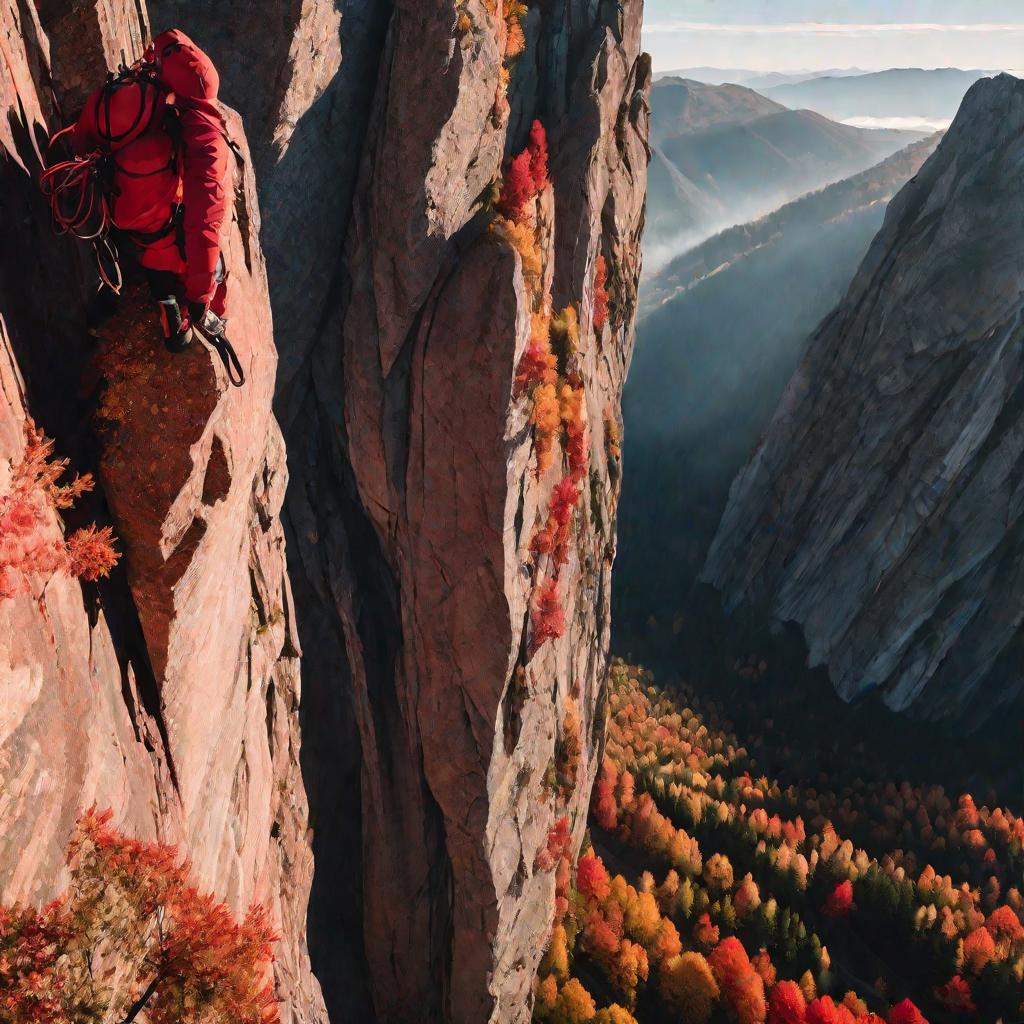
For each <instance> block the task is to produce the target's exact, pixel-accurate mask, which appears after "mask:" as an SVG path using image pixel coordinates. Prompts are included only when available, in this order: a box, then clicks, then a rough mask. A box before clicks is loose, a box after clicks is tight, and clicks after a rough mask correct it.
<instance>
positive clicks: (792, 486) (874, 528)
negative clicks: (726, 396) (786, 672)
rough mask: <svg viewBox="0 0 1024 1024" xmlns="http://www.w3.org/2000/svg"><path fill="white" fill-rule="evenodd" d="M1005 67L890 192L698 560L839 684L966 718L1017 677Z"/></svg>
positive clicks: (1010, 121)
mask: <svg viewBox="0 0 1024 1024" xmlns="http://www.w3.org/2000/svg"><path fill="white" fill-rule="evenodd" d="M1022 168H1024V82H1021V81H1019V80H1017V79H1015V78H1012V77H1010V76H1007V75H1001V76H999V77H998V78H996V79H986V80H983V81H980V82H978V83H977V84H976V85H975V86H974V87H973V88H972V89H971V91H970V92H969V93H968V95H967V97H966V99H965V100H964V103H963V106H962V107H961V110H960V112H959V114H958V116H957V119H956V121H955V122H954V125H953V127H952V128H951V130H950V131H949V133H948V134H947V135H946V137H945V138H944V139H943V141H942V143H941V145H940V146H939V148H938V150H937V151H936V153H935V154H934V156H932V158H931V159H930V160H929V161H928V163H927V164H926V165H925V167H924V168H923V169H922V171H921V172H920V173H919V174H918V175H917V177H916V178H915V180H914V181H913V182H911V183H910V184H908V185H907V186H906V187H905V188H904V189H903V191H901V192H900V194H899V195H898V196H897V198H896V199H895V200H894V201H893V202H892V203H891V204H890V207H889V211H888V213H887V215H886V219H885V224H884V227H883V229H882V231H881V232H880V233H879V235H878V237H877V238H876V239H875V241H874V243H873V244H872V246H871V250H870V252H869V253H868V256H867V258H866V259H865V260H864V263H863V264H862V266H861V268H860V270H859V271H858V274H857V276H856V278H855V279H854V281H853V284H852V285H851V287H850V289H849V292H848V293H847V295H846V298H845V299H844V300H843V302H842V303H841V304H840V305H839V307H838V308H837V309H836V310H835V312H834V313H833V314H832V315H831V316H830V317H829V318H828V319H827V321H826V322H825V323H824V324H823V325H822V327H821V328H820V329H819V331H818V332H817V334H816V335H815V336H814V338H813V339H812V341H811V344H810V347H809V349H808V351H807V354H806V356H805V357H804V359H803V362H802V363H801V365H800V367H799V369H798V370H797V372H796V374H795V375H794V377H793V379H792V380H791V381H790V383H789V386H788V387H787V389H786V393H785V395H784V396H783V399H782V402H781V404H780V406H779V408H778V410H777V412H776V414H775V417H774V419H773V421H772V423H771V426H770V427H769V429H768V431H767V434H766V436H765V439H764V441H763V443H762V444H761V446H760V447H759V448H758V450H757V452H756V453H755V455H754V456H753V458H752V459H751V461H750V463H749V464H748V465H747V466H746V468H745V469H744V470H743V471H742V472H741V473H740V475H739V476H738V477H737V479H736V481H735V482H734V484H733V487H732V490H731V494H730V499H729V505H728V507H727V509H726V512H725V515H724V516H723V519H722V522H721V525H720V527H719V531H718V535H717V537H716V539H715V542H714V545H713V547H712V549H711V551H710V553H709V555H708V560H707V565H706V567H705V571H704V575H705V577H706V578H707V579H708V581H709V582H712V583H713V584H715V585H716V586H717V587H719V588H720V589H721V590H722V591H723V593H724V596H725V599H726V601H727V603H728V605H729V606H730V607H734V606H736V605H737V604H739V603H741V602H751V603H754V604H757V605H763V606H765V607H766V608H768V609H769V610H770V611H771V613H772V615H773V616H774V617H775V618H777V619H779V620H782V621H793V622H796V623H797V624H798V625H799V626H801V627H802V629H803V632H804V636H805V638H806V640H807V643H808V646H809V648H810V655H811V660H812V663H815V664H825V665H826V666H827V667H828V670H829V673H830V675H831V677H832V680H833V682H834V684H835V687H836V689H837V690H838V692H839V693H840V695H841V696H843V697H844V698H846V699H852V698H854V697H856V696H858V695H860V694H862V693H865V692H867V691H870V690H873V689H878V690H880V691H881V694H882V696H883V698H884V700H885V702H886V703H887V704H888V705H889V706H890V707H892V708H893V709H896V710H903V709H907V708H912V709H913V710H914V711H915V713H917V714H920V715H921V716H924V717H939V716H943V715H957V716H960V717H961V718H966V719H968V720H972V721H979V720H982V719H983V718H985V717H986V716H988V715H991V714H992V713H994V712H995V711H996V710H997V708H999V707H1001V706H1003V705H1004V704H1006V703H1008V702H1009V701H1011V700H1013V699H1014V697H1015V696H1016V695H1017V694H1018V693H1019V691H1020V689H1021V683H1022V677H1021V673H1020V671H1019V667H1018V666H1019V652H1020V648H1021V636H1020V625H1021V623H1022V621H1024V583H1022V582H1021V577H1020V573H1019V569H1018V567H1019V565H1020V561H1021V546H1022V542H1024V519H1022V511H1024V487H1022V476H1021V466H1022V465H1024V428H1022V425H1021V419H1020V417H1021V409H1022V407H1024V403H1022V395H1024V359H1022V354H1024V346H1022V333H1021V316H1022V306H1024V287H1022V281H1024V249H1022V247H1021V244H1020V238H1021V235H1022V230H1024V200H1022V198H1021V193H1020V190H1019V188H1017V184H1016V183H1017V182H1019V180H1020V175H1021V171H1022Z"/></svg>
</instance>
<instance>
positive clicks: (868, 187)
mask: <svg viewBox="0 0 1024 1024" xmlns="http://www.w3.org/2000/svg"><path fill="white" fill-rule="evenodd" d="M941 137H942V135H941V133H938V132H937V133H935V134H934V135H932V136H930V137H928V138H926V139H922V140H921V141H920V142H915V143H913V144H911V145H910V146H907V147H906V148H905V149H901V150H899V151H898V152H897V153H894V154H893V155H892V156H891V157H889V158H887V159H886V160H883V161H882V162H881V163H880V164H877V165H876V166H874V167H871V168H869V169H868V170H866V171H863V172H861V173H860V174H856V175H853V176H852V177H850V178H845V179H843V180H842V181H838V182H836V183H835V184H833V185H829V186H827V187H826V188H823V189H821V190H820V191H818V192H811V193H809V194H807V195H804V196H801V197H800V198H799V199H796V200H794V201H793V202H791V203H787V204H786V205H785V206H783V207H780V208H779V209H778V210H776V211H774V212H773V213H770V214H769V215H768V216H766V217H762V218H761V219H760V220H756V221H751V222H749V223H747V224H740V225H737V226H736V227H733V228H729V229H727V230H725V231H722V232H721V233H720V234H717V235H715V236H714V237H712V238H709V239H708V240H707V241H706V242H704V243H703V244H702V245H700V246H698V247H697V248H695V249H692V250H690V251H689V252H687V253H684V254H683V255H682V256H678V257H676V259H674V260H672V262H671V263H669V264H668V266H666V267H665V268H664V269H663V270H661V271H660V272H659V273H658V274H656V275H654V276H653V277H651V278H649V279H648V280H647V281H646V282H644V285H643V288H642V291H641V296H640V318H641V320H643V319H644V318H646V317H647V316H649V315H651V314H652V313H653V312H654V311H655V310H656V309H657V308H658V307H659V306H663V305H665V303H667V302H671V300H672V299H674V298H676V297H677V296H679V295H680V294H682V293H683V292H685V291H688V290H689V289H692V288H694V287H696V286H697V285H699V284H700V283H701V282H702V281H704V280H706V279H707V278H709V277H713V276H717V275H720V274H722V273H724V272H726V271H728V270H729V269H730V268H733V267H734V266H735V265H736V263H737V262H738V261H739V260H742V259H744V258H747V257H749V256H751V255H752V254H753V253H756V252H758V251H763V250H766V249H769V248H771V247H773V246H777V245H779V243H780V242H782V241H783V240H784V238H785V233H786V232H787V231H790V230H795V229H799V228H800V227H801V226H806V225H809V224H815V225H826V224H828V223H830V222H832V221H835V220H836V219H838V218H843V217H848V216H849V215H850V214H851V213H854V212H856V211H864V210H868V209H870V208H872V207H875V206H879V204H881V207H880V208H881V209H884V206H885V204H886V203H887V202H888V201H889V200H890V199H891V198H892V196H893V195H894V193H895V190H896V189H898V188H899V187H901V186H902V185H903V184H904V183H905V182H907V181H909V180H910V178H912V177H913V176H914V174H916V173H917V171H918V169H919V168H920V167H921V165H922V164H923V163H924V161H925V160H926V159H927V158H928V157H929V156H930V155H931V154H932V152H934V150H935V147H936V146H937V145H938V143H939V140H940V139H941ZM876 212H878V211H876Z"/></svg>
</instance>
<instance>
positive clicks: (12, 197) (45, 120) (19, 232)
mask: <svg viewBox="0 0 1024 1024" xmlns="http://www.w3.org/2000/svg"><path fill="white" fill-rule="evenodd" d="M146 34H147V27H146V24H145V8H144V5H136V4H135V3H130V4H123V5H118V4H101V5H96V4H89V3H84V2H83V3H77V2H76V3H60V4H39V5H38V6H33V5H32V4H31V3H29V4H22V5H20V6H19V7H18V8H17V10H15V9H14V8H12V7H10V6H7V7H4V8H3V11H2V13H0V42H2V44H3V48H2V57H3V62H4V65H5V67H4V76H3V77H0V106H2V108H3V115H4V116H3V122H2V123H3V132H4V134H3V135H2V136H0V140H2V142H3V148H4V152H3V153H2V154H0V174H2V187H0V203H2V211H0V216H2V218H3V221H4V224H5V226H6V229H7V231H8V234H6V235H5V245H4V248H3V253H2V254H0V261H2V273H0V282H2V285H0V335H2V338H3V345H2V347H0V382H2V391H0V479H5V480H6V479H7V478H8V474H9V472H10V467H11V466H12V465H14V464H17V463H18V462H19V461H20V460H21V458H22V457H23V449H24V444H25V438H24V422H25V420H26V418H27V417H32V418H34V419H36V420H37V421H38V422H39V424H40V426H41V427H43V428H44V429H45V430H46V431H47V432H48V433H50V434H52V435H54V436H55V437H56V439H57V444H58V450H59V451H60V452H61V453H62V454H65V453H66V454H68V455H70V456H72V458H73V460H74V464H75V467H76V469H79V470H84V469H92V470H93V471H94V472H95V474H96V476H97V479H98V487H97V491H96V494H95V496H94V500H93V501H92V503H91V504H90V505H89V506H87V507H86V508H85V509H84V510H83V513H84V514H85V515H86V516H87V517H88V518H98V519H99V520H100V521H109V522H111V523H112V525H113V527H114V529H115V531H116V533H117V535H118V538H119V546H120V548H121V550H122V552H123V560H122V567H121V568H120V569H119V570H118V571H117V572H116V573H115V576H114V578H113V579H111V580H110V581H109V582H108V583H105V584H103V585H102V586H101V587H98V588H97V587H96V586H91V585H88V586H83V585H81V584H79V583H78V582H77V581H75V580H73V579H71V578H69V577H67V576H66V575H64V574H62V573H58V574H56V575H54V576H52V577H51V578H49V579H47V578H43V577H35V578H33V579H32V581H31V583H32V585H31V588H30V590H29V592H28V593H24V594H21V595H19V596H17V597H15V598H13V599H9V600H5V601H0V703H2V705H3V713H2V722H0V792H2V801H0V824H2V827H0V836H2V839H0V881H2V885H3V893H2V895H3V898H4V899H5V900H11V899H28V900H33V901H36V902H38V901H42V900H46V899H49V898H51V897H52V896H53V895H55V893H56V892H57V891H59V890H60V888H61V887H62V884H63V882H64V880H65V877H64V874H63V858H64V850H65V846H66V843H67V840H68V837H69V834H70V831H71V827H72V825H73V823H74V819H75V817H76V816H77V814H78V813H79V812H80V811H81V810H82V809H84V808H85V807H87V806H89V805H90V804H92V803H93V802H95V803H97V804H99V805H100V806H110V807H112V808H113V810H114V812H115V815H116V820H117V822H118V823H119V824H120V825H121V826H122V827H123V828H125V829H126V830H128V831H130V832H132V833H134V834H137V835H140V836H142V837H145V838H160V839H162V840H166V841H169V842H174V843H178V844H179V845H180V846H181V848H182V850H183V851H184V852H185V853H187V854H188V856H189V858H190V859H191V862H192V864H193V871H194V874H195V876H196V878H197V880H198V881H199V882H200V883H201V884H202V885H203V886H204V887H207V888H210V889H213V890H215V891H216V892H217V893H218V894H220V895H222V896H223V897H225V898H227V899H228V901H229V902H230V904H231V905H232V906H233V907H235V908H236V909H239V910H241V909H244V908H245V907H246V906H247V905H248V904H249V903H250V902H251V901H253V900H261V901H263V902H265V903H266V904H267V906H268V907H269V909H270V910H271V912H272V913H273V915H274V917H275V919H276V921H277V923H278V927H279V929H280V931H281V934H282V940H281V943H280V945H279V949H278V956H279V962H278V964H277V966H276V985H277V990H278V994H279V995H280V997H281V999H282V1006H283V1010H284V1017H285V1019H286V1020H289V1021H301V1020H318V1019H323V1018H324V1014H323V1008H322V1002H321V1000H320V995H319V990H318V987H317V985H316V982H315V981H314V980H313V978H312V975H311V972H310V969H309V959H308V955H307V953H306V944H305V914H306V902H307V896H308V889H309V883H310V879H311V875H312V855H311V851H310V848H309V845H308V842H307V837H306V828H307V808H306V801H305V795H304V790H303V786H302V780H301V777H300V773H299V752H298V714H297V705H298V699H299V645H298V639H297V635H296V632H295V620H294V609H293V606H292V602H291V598H290V590H289V586H288V580H287V576H286V573H285V556H284V536H283V530H282V526H281V523H280V520H279V517H278V513H279V512H280V509H281V505H282V502H283V499H284V492H285V487H286V481H287V475H286V468H285V457H284V444H283V440H282V437H281V434H280V431H279V429H278V427H277V424H276V422H275V420H274V418H273V415H272V411H271V400H272V395H273V390H274V381H275V372H276V354H275V350H274V341H273V335H272V328H271V315H270V304H269V299H268V290H267V283H266V275H265V270H264V266H263V260H262V256H261V253H260V247H259V214H258V208H257V204H256V192H255V179H254V176H253V173H252V170H251V167H250V161H249V157H248V154H247V152H244V133H243V132H242V128H241V124H240V122H239V121H238V119H237V118H234V119H233V120H230V121H229V124H230V127H231V130H232V134H233V135H234V137H235V138H236V139H237V140H238V141H239V142H240V143H242V145H243V159H242V161H241V162H240V163H239V165H238V168H237V177H236V194H237V195H236V203H235V207H234V215H233V218H232V220H231V223H230V224H229V225H228V226H227V227H226V229H225V235H224V240H223V244H224V251H225V255H226V259H227V262H228V264H229V266H230V267H231V277H230V284H229V303H230V305H231V308H232V310H233V313H234V316H233V319H232V334H233V336H234V340H235V345H236V347H237V348H238V349H239V354H240V356H241V358H242V361H243V363H244V364H245V366H246V368H247V372H248V375H249V383H248V385H247V387H246V388H245V390H244V391H236V390H234V389H231V388H229V387H228V385H227V382H226V380H225V379H224V377H223V373H222V372H221V370H220V368H219V363H216V361H215V360H214V359H213V358H212V356H211V353H210V352H209V351H207V350H206V349H204V348H202V347H199V348H196V349H195V350H193V351H191V352H189V353H188V354H186V355H183V356H178V357H174V356H171V355H169V354H168V353H166V352H165V351H164V349H163V347H162V345H161V344H160V342H159V340H158V328H157V324H156V321H155V315H154V311H153V309H152V306H151V303H149V302H148V301H146V300H145V299H144V298H143V297H142V295H141V293H140V289H139V288H138V287H137V286H131V287H129V288H128V289H127V290H126V293H125V295H124V296H123V298H122V300H121V303H120V305H119V308H118V311H117V313H116V315H115V316H114V317H113V318H112V319H111V320H110V321H109V322H108V323H106V325H105V326H104V328H103V329H102V331H101V332H100V333H101V337H99V338H98V339H97V338H91V337H90V336H89V335H88V334H87V332H86V329H85V322H86V321H85V309H84V298H85V295H86V293H87V290H88V282H89V280H90V265H89V262H90V256H89V254H88V252H86V251H84V250H83V251H81V252H80V251H78V249H77V248H76V246H75V245H73V244H72V243H71V242H70V241H68V240H66V239H55V238H52V237H50V235H51V231H50V227H49V223H48V214H47V212H46V210H45V206H44V204H43V203H42V201H41V199H40V197H39V196H38V194H37V192H36V187H35V184H34V182H33V181H32V179H31V174H32V173H33V172H34V171H35V170H36V169H37V167H38V163H37V157H36V154H35V152H34V148H35V145H40V146H41V145H44V144H45V134H44V131H43V125H44V124H48V125H49V127H50V128H51V129H52V128H53V127H54V125H55V123H56V121H57V119H59V114H58V111H57V110H56V109H55V108H54V106H53V104H52V103H51V100H50V89H51V88H53V90H54V93H55V95H56V96H57V98H58V99H59V101H60V102H61V103H63V105H64V106H65V108H66V109H68V110H69V111H72V110H77V108H78V105H79V104H80V102H81V99H82V97H83V96H84V95H85V94H86V92H87V91H88V90H89V89H90V88H91V87H94V86H95V83H96V82H97V81H98V80H102V77H103V75H104V74H105V73H106V67H107V66H108V65H113V64H115V63H117V62H118V61H120V60H121V59H122V55H124V56H126V57H127V59H129V60H131V59H132V58H133V57H134V56H137V55H138V54H139V53H140V52H141V50H140V41H141V40H142V39H143V38H144V37H145V36H146ZM8 70H10V72H11V73H10V74H9V75H8V74H7V71H8ZM59 529H60V527H59V524H58V523H57V521H56V518H55V517H54V518H53V520H52V522H50V523H49V524H48V525H47V527H46V530H47V531H48V533H47V536H46V537H44V538H42V539H44V540H54V539H56V538H57V537H58V536H59V532H58V531H59Z"/></svg>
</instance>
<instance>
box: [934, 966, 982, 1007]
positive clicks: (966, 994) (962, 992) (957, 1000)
mask: <svg viewBox="0 0 1024 1024" xmlns="http://www.w3.org/2000/svg"><path fill="white" fill-rule="evenodd" d="M934 995H935V999H936V1001H937V1002H938V1003H939V1005H940V1006H941V1007H942V1008H943V1009H944V1010H945V1011H946V1012H947V1013H951V1014H953V1015H954V1016H957V1017H972V1016H974V1014H975V1013H977V1012H978V1008H977V1007H976V1006H975V1005H974V999H973V998H972V997H971V986H970V985H968V984H967V982H966V981H964V979H963V978H961V977H960V975H959V974H954V975H953V977H952V978H950V979H949V981H947V982H946V984H945V985H940V986H939V987H938V988H937V989H935V992H934Z"/></svg>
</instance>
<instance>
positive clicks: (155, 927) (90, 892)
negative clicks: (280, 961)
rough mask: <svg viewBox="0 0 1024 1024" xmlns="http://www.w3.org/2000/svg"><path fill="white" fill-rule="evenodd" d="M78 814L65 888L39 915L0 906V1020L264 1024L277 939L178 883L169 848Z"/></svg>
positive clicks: (262, 916)
mask: <svg viewBox="0 0 1024 1024" xmlns="http://www.w3.org/2000/svg"><path fill="white" fill-rule="evenodd" d="M110 819H111V812H110V811H104V812H97V810H96V809H95V808H91V809H90V810H88V811H86V812H85V813H84V814H83V815H82V816H81V818H79V820H78V823H77V825H76V828H75V832H74V835H73V836H72V839H71V843H70V845H69V848H68V858H67V861H68V866H69V868H70V871H71V883H70V885H69V886H68V889H67V890H66V892H64V894H63V895H61V896H60V897H59V898H58V899H56V900H54V902H52V903H51V904H49V905H48V906H46V907H44V908H43V909H42V910H41V911H37V910H34V909H32V908H26V907H20V906H17V905H15V906H12V907H2V908H0V1021H3V1022H4V1024H108V1022H119V1024H132V1022H134V1021H139V1022H140V1024H142V1021H145V1022H147V1024H172V1022H174V1024H213V1022H215V1021H216V1022H217V1024H273V1022H276V1021H277V1019H278V1014H277V1006H276V1001H275V999H274V994H273V986H272V984H271V983H270V981H269V966H270V963H271V962H272V960H273V954H272V951H271V945H272V943H273V942H274V940H275V938H276V936H275V935H274V934H273V930H272V929H271V927H270V923H269V921H268V919H267V916H266V913H265V911H264V910H263V908H262V907H260V906H258V905H254V906H253V907H252V908H251V909H250V910H249V912H248V913H247V914H246V916H245V918H244V920H243V921H241V922H239V921H237V920H236V919H235V917H234V915H233V914H232V913H231V911H230V910H229V909H228V907H227V906H226V905H225V904H224V903H222V902H218V901H217V900H216V899H215V898H214V897H213V896H212V895H210V894H207V893H201V892H200V891H199V890H198V889H196V888H195V887H194V886H192V885H191V884H189V880H188V867H187V865H186V864H185V863H184V862H183V860H182V858H180V857H179V855H178V853H177V850H176V849H175V848H174V847H173V846H167V845H163V844H159V843H144V842H140V841H138V840H136V839H130V838H128V837H126V836H124V835H122V834H121V833H120V832H118V831H117V830H116V829H114V828H112V827H111V826H110Z"/></svg>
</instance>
